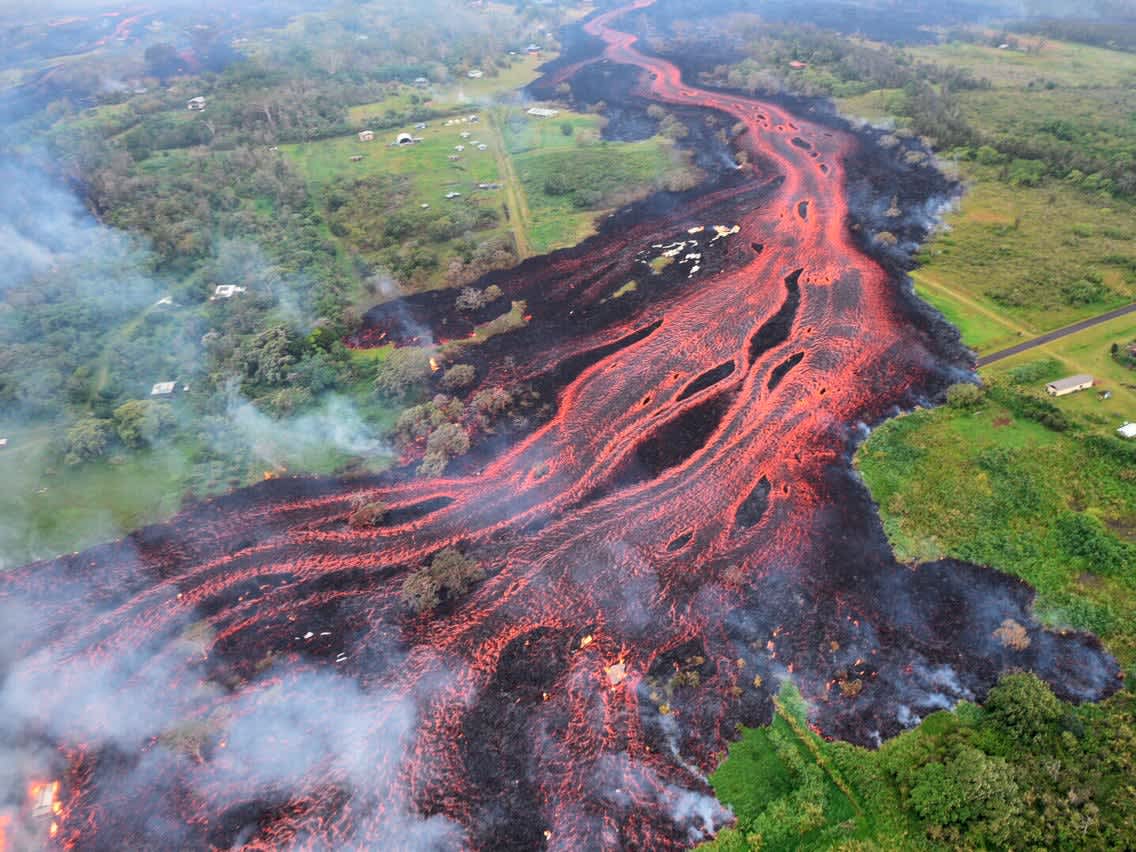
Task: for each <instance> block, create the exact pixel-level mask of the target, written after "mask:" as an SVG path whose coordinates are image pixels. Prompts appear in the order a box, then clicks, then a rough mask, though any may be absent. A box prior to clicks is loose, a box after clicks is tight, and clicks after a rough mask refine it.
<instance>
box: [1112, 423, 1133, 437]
mask: <svg viewBox="0 0 1136 852" xmlns="http://www.w3.org/2000/svg"><path fill="white" fill-rule="evenodd" d="M1116 432H1117V434H1118V435H1120V437H1121V438H1136V423H1125V424H1124V425H1123V426H1121V427H1120V428H1119V429H1117V430H1116Z"/></svg>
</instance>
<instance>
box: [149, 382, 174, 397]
mask: <svg viewBox="0 0 1136 852" xmlns="http://www.w3.org/2000/svg"><path fill="white" fill-rule="evenodd" d="M175 390H177V382H158V383H157V384H155V385H154V386H153V387H152V388H150V396H173V395H174V391H175Z"/></svg>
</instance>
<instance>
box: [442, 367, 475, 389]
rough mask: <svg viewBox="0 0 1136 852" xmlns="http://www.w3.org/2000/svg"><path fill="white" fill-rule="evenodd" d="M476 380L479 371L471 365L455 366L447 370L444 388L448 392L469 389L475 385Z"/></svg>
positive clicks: (443, 378) (443, 382)
mask: <svg viewBox="0 0 1136 852" xmlns="http://www.w3.org/2000/svg"><path fill="white" fill-rule="evenodd" d="M476 378H477V370H475V369H474V368H473V367H472V366H470V365H469V364H454V366H452V367H450V369H448V370H446V373H445V375H444V376H442V387H444V388H446V389H447V390H459V389H460V388H468V387H469V386H470V385H472V384H473V380H474V379H476Z"/></svg>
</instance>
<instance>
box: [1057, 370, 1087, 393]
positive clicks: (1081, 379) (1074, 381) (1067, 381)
mask: <svg viewBox="0 0 1136 852" xmlns="http://www.w3.org/2000/svg"><path fill="white" fill-rule="evenodd" d="M1086 383H1088V384H1090V385H1091V384H1092V383H1093V377H1092V376H1090V375H1089V374H1088V373H1078V374H1077V375H1075V376H1066V377H1065V378H1063V379H1058V380H1057V381H1055V382H1050V383H1049V384H1048V385H1046V387H1047V388H1053V389H1054V390H1058V391H1060V390H1068V389H1070V388H1076V387H1080V386H1081V385H1083V384H1086Z"/></svg>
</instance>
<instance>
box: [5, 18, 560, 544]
mask: <svg viewBox="0 0 1136 852" xmlns="http://www.w3.org/2000/svg"><path fill="white" fill-rule="evenodd" d="M577 13H578V9H575V8H573V9H572V10H568V9H566V8H564V7H562V6H561V4H559V3H547V4H541V5H540V6H539V7H532V6H530V7H527V8H523V9H522V8H518V7H516V6H514V5H510V4H497V3H491V4H485V5H483V6H478V7H476V8H475V7H473V6H464V5H463V6H459V7H452V6H451V5H446V4H439V3H438V2H436V0H426V2H424V3H418V4H414V5H412V6H397V5H396V6H391V5H390V4H389V3H378V2H365V3H359V4H353V5H351V6H339V7H335V8H332V9H327V10H324V11H320V12H315V13H311V14H304V15H301V16H298V17H295V18H292V19H291V20H290V21H289V22H288V23H287V24H286V25H284V26H283V27H281V28H279V29H276V30H271V31H257V30H255V29H253V30H250V31H249V32H248V38H242V39H241V40H240V42H239V44H238V46H239V49H240V51H241V52H242V53H241V55H236V54H234V53H233V50H232V47H231V46H230V45H229V43H228V37H225V38H224V39H220V38H218V33H217V32H216V31H214V30H211V29H210V28H208V27H193V28H192V35H191V36H190V38H191V40H192V41H193V46H194V50H195V53H196V55H197V56H198V57H199V58H202V59H203V60H205V61H206V63H207V64H209V65H211V66H212V67H217V68H223V70H221V71H216V72H214V71H210V72H207V73H201V74H191V73H189V69H188V68H187V67H186V64H185V62H184V59H183V54H184V51H181V52H179V48H175V46H174V45H172V44H169V43H166V42H165V41H163V37H162V35H161V33H160V32H158V30H157V29H156V28H155V29H153V30H149V29H147V30H144V31H140V32H139V33H137V34H136V35H137V36H138V41H134V40H132V41H131V42H129V43H123V44H119V43H117V41H116V42H115V43H114V45H113V48H105V49H104V48H102V47H98V46H91V48H90V50H88V52H87V53H78V54H75V55H71V56H68V57H62V58H55V59H51V60H48V59H47V58H45V57H39V56H37V55H36V54H35V53H34V52H32V53H29V54H28V55H27V61H26V62H25V61H24V60H23V59H21V57H20V55H17V54H15V53H14V54H13V55H12V56H11V57H9V56H7V55H6V56H5V62H6V63H7V62H9V61H10V62H11V63H12V64H11V65H10V66H6V68H5V70H4V74H3V77H2V80H3V82H4V84H5V85H17V84H20V83H24V82H27V80H29V79H31V78H32V76H33V75H38V74H39V73H40V72H42V71H43V70H44V69H45V68H47V67H51V68H52V69H53V70H52V80H53V84H54V85H57V87H58V88H57V90H58V91H59V92H61V93H66V96H63V95H61V96H59V97H58V99H57V100H55V101H54V102H52V103H49V104H47V105H46V107H45V108H44V109H43V110H41V111H39V112H35V113H32V114H30V115H28V116H27V117H25V118H23V119H21V120H19V121H14V122H8V123H6V124H5V125H4V127H3V128H0V129H2V130H3V132H4V137H3V141H4V143H5V145H11V146H12V147H13V149H19V150H21V151H26V150H28V149H29V148H34V149H37V150H38V149H40V148H43V149H46V151H47V153H48V155H49V157H50V159H52V160H54V161H55V162H56V163H59V164H60V166H59V170H60V172H61V173H62V172H65V173H66V174H67V176H68V178H69V179H72V180H73V181H74V183H75V185H82V186H83V187H84V191H85V198H84V199H82V201H83V202H85V203H86V205H87V206H88V207H89V208H90V209H91V210H94V211H97V213H98V216H99V219H100V221H101V222H102V223H103V224H106V225H109V226H111V228H112V229H113V230H98V229H91V230H89V231H84V229H85V228H87V227H88V226H89V225H90V224H91V223H90V222H89V221H86V220H85V221H82V222H78V221H77V220H78V219H80V218H84V217H82V216H81V215H80V205H79V204H75V203H73V202H72V201H71V200H69V199H66V198H62V197H57V195H58V193H57V190H55V189H54V188H51V189H36V190H34V191H33V190H32V189H30V188H27V187H23V186H22V185H19V184H18V183H17V185H16V186H15V188H14V191H15V192H16V194H17V195H16V197H17V198H18V199H19V201H18V202H17V205H19V204H22V205H23V206H24V207H27V208H29V209H36V210H37V211H39V212H40V214H41V216H42V218H43V219H44V221H52V222H56V221H58V222H60V223H62V224H63V225H65V227H62V228H55V230H56V231H58V232H59V233H56V234H53V235H52V239H53V240H54V241H55V243H56V244H59V245H64V244H65V245H68V246H72V245H73V246H74V247H75V250H74V251H73V253H59V254H58V255H56V256H55V257H53V258H52V262H51V263H50V264H44V266H43V268H42V269H40V270H38V271H37V272H35V273H34V275H31V276H29V277H28V279H27V280H21V281H20V282H18V284H17V286H14V287H10V288H5V290H4V293H3V294H2V296H0V409H2V410H3V417H4V428H3V437H6V438H8V439H9V441H10V444H9V447H8V448H7V449H6V450H5V451H4V453H3V454H2V455H0V470H4V471H5V472H6V473H8V474H10V475H9V477H8V480H7V482H8V486H9V492H8V493H9V496H8V498H7V499H6V501H5V503H4V509H5V516H6V518H8V517H10V518H12V519H13V523H12V524H6V525H5V529H4V535H5V536H6V538H5V539H4V541H3V542H2V544H3V548H4V559H5V564H8V563H13V562H18V561H22V560H23V559H26V558H29V557H31V556H33V555H35V556H46V555H49V554H50V552H52V549H53V548H57V549H60V550H69V549H73V548H75V547H80V546H83V545H86V544H89V543H91V542H93V541H95V540H98V539H100V538H109V537H112V536H114V535H117V534H120V533H121V531H122V530H123V529H127V528H130V527H133V526H137V525H138V524H141V523H145V522H150V521H154V520H158V519H160V518H162V517H164V516H167V515H168V514H169V513H170V512H171V511H173V510H174V509H176V507H177V506H178V505H179V504H180V502H181V498H182V496H183V495H188V496H197V497H200V496H205V495H209V494H213V493H217V492H218V491H222V490H225V489H228V488H231V487H234V486H238V485H244V484H248V483H249V482H251V481H254V480H256V479H259V478H260V477H261V476H263V475H282V474H283V473H284V472H285V470H287V471H289V472H296V473H303V472H309V473H329V472H334V471H340V470H343V469H344V468H345V467H347V466H350V467H353V468H365V469H375V468H376V467H381V466H383V465H385V464H387V463H389V458H388V457H387V456H386V454H385V453H383V452H382V451H381V447H382V446H383V445H382V444H381V443H380V441H379V440H378V436H380V435H381V434H382V433H383V432H384V431H387V430H390V429H392V428H393V427H394V425H395V422H396V421H397V419H398V415H399V413H400V411H401V409H402V407H403V405H404V404H411V403H416V402H420V401H421V399H422V397H423V396H424V387H425V383H424V380H425V377H426V376H428V375H429V371H428V369H427V372H426V373H425V374H423V373H422V372H421V371H419V372H418V373H417V374H415V375H414V376H411V377H410V379H409V380H407V379H406V377H405V376H404V377H403V380H406V381H407V384H406V385H405V387H404V388H403V389H402V392H400V393H389V394H388V393H383V392H379V391H381V389H382V385H383V382H384V379H383V376H388V375H390V374H391V373H392V370H393V369H394V367H397V366H398V364H399V362H398V360H397V359H396V360H395V363H394V365H392V366H390V367H388V366H386V362H387V360H388V356H389V355H390V349H389V347H385V348H377V349H375V350H371V351H348V350H347V349H345V348H344V346H343V345H342V343H341V341H342V340H343V339H345V338H346V337H348V336H349V335H350V334H351V333H352V332H354V331H355V330H356V329H357V327H358V324H359V316H360V314H361V313H362V311H364V310H366V309H367V308H369V307H370V306H371V305H373V304H374V303H375V302H376V301H377V300H379V299H385V298H390V297H391V296H392V295H394V294H396V293H398V292H400V291H402V292H405V291H406V290H414V289H419V288H424V287H432V286H439V285H444V284H445V285H454V284H462V283H465V282H467V281H470V280H472V279H474V278H476V277H477V276H478V275H480V274H481V273H483V272H485V271H486V270H489V269H494V268H500V267H502V266H508V265H511V264H513V263H514V262H515V261H516V259H517V257H518V255H519V254H521V253H523V252H524V251H527V250H528V245H527V240H526V239H523V238H524V237H525V233H524V227H523V222H524V216H522V215H520V211H519V210H517V209H513V210H508V209H507V206H506V205H508V206H509V207H513V208H517V207H519V206H521V205H519V204H517V202H516V201H515V200H514V198H513V197H512V196H511V195H510V193H513V192H515V190H516V187H515V186H514V185H515V184H516V179H515V177H513V176H511V175H510V174H507V173H506V169H505V168H504V166H503V163H504V164H506V165H507V163H508V158H507V157H506V156H505V154H504V143H503V141H502V140H501V138H500V136H499V134H498V131H497V130H496V128H495V127H494V126H493V125H492V123H491V122H490V121H488V120H487V119H488V113H487V112H486V109H485V108H486V106H487V105H489V104H490V103H491V102H492V101H493V99H495V98H496V97H498V96H499V95H501V94H502V93H505V92H508V91H511V90H513V89H515V88H517V87H519V86H521V85H524V84H525V83H528V82H529V81H531V80H532V79H533V78H534V77H535V76H536V73H537V72H536V68H537V67H538V65H539V64H540V63H542V62H544V61H547V60H548V59H550V58H553V57H554V56H555V53H556V50H557V45H556V43H555V41H554V40H553V39H552V38H551V37H549V36H546V35H543V33H544V32H545V31H548V30H555V28H556V24H557V23H558V22H559V21H560V20H562V19H563V17H564V16H566V15H568V14H572V15H576V14H577ZM178 15H180V13H178ZM175 20H180V18H178V17H177V16H175V18H174V19H171V20H170V21H167V22H166V23H167V25H168V26H167V28H166V30H165V31H166V32H173V31H175V29H177V28H178V27H179V26H180V24H178V23H175V22H174V21H175ZM29 26H32V27H34V26H37V25H34V24H32V25H29ZM186 29H187V31H189V27H188V26H187V28H186ZM21 32H22V33H23V34H22V35H21V36H20V38H21V39H24V38H25V37H28V38H29V39H30V38H31V30H27V31H21ZM40 35H41V36H43V37H45V38H46V37H47V36H48V35H49V34H48V33H47V31H46V30H45V31H44V32H43V33H40ZM533 40H539V41H540V43H541V44H542V45H543V46H544V47H545V48H546V52H545V53H544V54H543V55H542V56H541V57H535V56H530V55H525V54H520V53H516V52H512V51H515V50H516V48H518V47H519V46H520V45H524V44H526V43H528V42H530V41H533ZM33 41H34V40H33ZM31 43H33V42H32V41H28V42H27V44H31ZM23 44H24V42H21V45H23ZM23 49H24V47H23V46H21V47H20V50H23ZM474 69H477V70H478V71H480V72H481V77H480V78H479V79H471V78H470V77H469V76H468V74H469V72H470V71H473V70H474ZM107 79H115V80H124V81H127V85H126V86H123V87H119V88H117V89H116V90H114V91H110V90H109V89H108V88H107V87H105V86H102V85H101V84H100V83H99V82H98V81H100V80H107ZM37 91H38V89H37ZM196 97H201V98H204V100H205V108H204V109H202V110H190V109H187V108H186V107H187V101H188V100H189V99H190V98H196ZM81 102H85V103H91V102H93V103H94V104H95V106H93V107H89V108H79V107H77V106H76V104H78V103H81ZM471 114H479V115H481V116H485V117H486V120H484V121H482V122H481V123H480V124H478V123H476V122H469V121H468V120H467V121H466V122H465V123H463V124H460V125H458V124H450V125H447V124H446V122H447V121H451V120H455V121H456V120H457V119H459V118H464V119H468V116H469V115H471ZM421 123H426V124H427V125H428V127H427V128H419V127H418V126H417V125H418V124H421ZM364 128H367V129H371V130H373V131H375V133H376V139H375V141H374V142H370V143H364V142H362V141H360V140H359V138H358V135H357V132H358V131H360V130H362V129H364ZM404 131H405V132H409V133H411V134H413V135H415V136H420V137H422V139H421V141H420V142H418V143H415V144H412V145H405V146H400V147H395V148H392V147H390V146H389V145H388V143H389V142H391V141H393V140H394V139H395V136H396V134H398V133H400V132H404ZM462 132H469V133H470V134H471V137H472V138H470V139H468V140H464V139H462V137H461V133H462ZM560 138H561V139H564V138H566V137H564V136H562V135H561V136H560ZM476 142H481V143H483V144H484V145H485V150H481V149H480V148H479V147H478V146H477V145H476V144H475V143H476ZM457 144H466V151H465V152H463V155H462V156H460V157H458V159H457V160H456V161H451V160H450V159H449V157H450V155H451V154H454V153H456V152H454V150H453V148H454V146H455V145H457ZM542 144H543V143H542ZM479 185H488V187H486V186H479ZM7 189H9V190H13V186H12V185H11V183H9V185H8V187H7ZM449 192H458V193H461V194H460V195H456V196H454V197H452V198H449V199H447V198H446V197H445V196H446V194H447V193H449ZM36 193H39V194H38V195H37V194H36ZM53 193H54V194H53ZM56 206H58V207H59V208H60V209H59V210H58V215H55V213H54V212H52V211H54V210H55V207H56ZM510 213H512V214H513V215H512V220H511V221H510V217H509V214H510ZM72 220H76V224H74V226H72V224H71V223H72ZM91 235H95V236H97V237H98V240H96V241H93V242H91V243H88V242H83V241H84V240H88V239H90V238H91ZM69 241H70V242H69ZM79 246H82V250H81V251H80V250H78V248H79ZM92 248H95V249H98V250H97V251H92V250H91V249H92ZM45 254H46V253H45ZM220 285H229V286H231V287H233V288H236V289H235V290H233V291H232V292H230V293H228V294H227V295H226V296H218V295H217V293H216V288H217V287H218V286H220ZM506 307H507V305H502V310H503V311H504V310H505V308H506ZM524 309H525V308H524V305H523V304H522V303H518V304H517V305H514V306H513V308H512V309H511V310H509V311H508V312H506V313H504V314H503V316H502V317H500V318H499V319H498V320H495V321H493V322H490V323H486V324H484V325H483V326H481V327H479V328H478V330H477V332H476V334H475V335H474V336H473V337H471V338H470V339H469V340H468V341H462V345H463V346H466V345H476V344H477V343H478V342H479V341H481V340H484V339H485V338H486V337H488V336H490V335H492V334H496V333H503V332H505V331H508V330H510V329H512V328H517V327H519V326H520V325H523V323H524V322H525V320H524V313H523V312H524ZM404 366H405V365H404ZM394 372H397V371H394ZM462 376H463V373H462V371H460V370H459V371H458V372H457V373H455V374H454V375H453V376H452V377H450V378H449V379H447V380H446V382H447V384H446V387H447V388H448V389H451V390H454V389H457V386H456V382H457V381H458V380H459V379H461V378H462ZM158 382H174V383H175V385H176V387H177V389H178V390H177V396H176V398H173V399H170V400H169V401H168V402H163V403H153V402H151V400H150V389H151V387H152V385H154V384H155V383H158ZM377 388H378V389H379V390H376V389H377ZM474 392H476V391H475V389H471V393H474ZM403 397H405V398H403ZM332 423H334V426H335V428H334V429H330V428H328V427H329V424H332ZM449 431H450V432H452V431H453V430H449ZM329 434H334V435H335V436H336V437H335V441H334V442H333V443H334V445H331V444H329V442H328V440H327V439H328V436H329ZM463 435H464V432H463ZM315 436H319V440H318V441H317V440H314V437H315ZM445 436H446V433H443V435H442V436H441V437H439V438H436V439H435V441H434V449H435V450H437V452H436V453H435V454H434V455H433V456H431V459H433V460H434V461H433V462H431V463H433V464H437V458H438V455H439V453H444V452H450V451H452V450H454V448H455V447H457V445H458V444H459V443H460V440H459V439H458V436H457V435H456V434H450V435H449V438H450V440H449V441H442V439H441V438H442V437H445ZM142 480H144V481H142ZM87 488H90V489H93V491H91V492H90V493H88V492H87V491H86V490H84V489H87ZM159 495H161V496H162V499H159ZM169 495H177V496H176V498H174V497H170V496H169ZM136 498H137V499H136ZM21 529H22V530H23V533H21V532H20V530H21Z"/></svg>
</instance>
